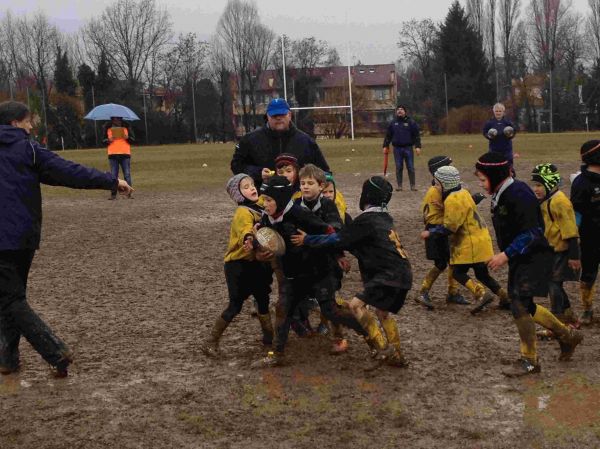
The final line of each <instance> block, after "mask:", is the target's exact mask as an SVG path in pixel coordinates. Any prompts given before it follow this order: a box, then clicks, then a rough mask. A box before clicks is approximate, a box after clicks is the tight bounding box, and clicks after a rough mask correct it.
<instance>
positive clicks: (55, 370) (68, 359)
mask: <svg viewBox="0 0 600 449" xmlns="http://www.w3.org/2000/svg"><path fill="white" fill-rule="evenodd" d="M71 363H73V353H72V352H71V351H69V350H68V349H67V350H65V351H64V353H63V356H62V358H61V359H60V360H59V361H58V363H57V364H56V366H53V367H52V374H53V375H54V377H56V378H59V379H62V378H65V377H67V376H68V375H69V371H68V368H69V365H70V364H71Z"/></svg>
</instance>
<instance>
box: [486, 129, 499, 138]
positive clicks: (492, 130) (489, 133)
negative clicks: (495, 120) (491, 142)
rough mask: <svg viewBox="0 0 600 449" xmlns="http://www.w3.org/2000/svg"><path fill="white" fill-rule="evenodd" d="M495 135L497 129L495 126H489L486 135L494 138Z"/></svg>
mask: <svg viewBox="0 0 600 449" xmlns="http://www.w3.org/2000/svg"><path fill="white" fill-rule="evenodd" d="M497 135H498V130H497V129H496V128H490V129H489V131H488V132H487V136H488V137H489V138H490V139H494V138H495V137H496V136H497Z"/></svg>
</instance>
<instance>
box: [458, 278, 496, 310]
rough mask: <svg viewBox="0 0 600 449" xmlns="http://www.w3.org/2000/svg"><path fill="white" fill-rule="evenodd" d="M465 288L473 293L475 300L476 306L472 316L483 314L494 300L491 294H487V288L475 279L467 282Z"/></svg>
mask: <svg viewBox="0 0 600 449" xmlns="http://www.w3.org/2000/svg"><path fill="white" fill-rule="evenodd" d="M465 287H467V289H468V290H469V291H470V292H471V293H473V298H474V299H475V304H476V305H475V307H473V308H472V309H471V314H472V315H475V314H476V313H479V312H481V311H482V310H483V309H485V308H486V307H487V306H488V305H489V304H490V303H491V302H492V301H493V300H494V298H493V296H492V295H491V294H489V293H486V291H485V287H484V286H483V285H482V284H480V283H479V282H477V281H474V280H473V279H469V280H468V281H467V282H466V284H465Z"/></svg>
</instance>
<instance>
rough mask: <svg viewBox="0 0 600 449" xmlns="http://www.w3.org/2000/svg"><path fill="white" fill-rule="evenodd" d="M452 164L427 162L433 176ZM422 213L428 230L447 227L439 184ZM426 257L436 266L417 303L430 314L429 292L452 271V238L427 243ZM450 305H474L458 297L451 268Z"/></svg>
mask: <svg viewBox="0 0 600 449" xmlns="http://www.w3.org/2000/svg"><path fill="white" fill-rule="evenodd" d="M451 164H452V159H450V158H449V157H448V156H436V157H433V158H431V159H429V162H427V166H428V168H429V172H430V173H431V175H432V176H433V174H434V173H435V172H436V170H437V169H438V168H440V167H445V166H447V165H451ZM421 210H422V212H423V220H424V222H425V229H426V230H427V229H430V228H432V227H434V226H440V225H443V224H444V204H443V200H442V192H441V190H440V189H438V188H437V187H436V185H435V180H432V182H431V187H429V190H427V193H425V197H424V198H423V202H422V203H421ZM425 254H426V256H427V259H428V260H433V263H434V266H433V267H431V269H430V270H429V272H428V273H427V274H426V275H425V279H423V283H422V284H421V291H420V292H419V295H418V296H415V300H416V301H417V302H418V303H420V304H423V305H424V306H425V307H427V308H428V309H429V310H433V303H432V302H431V298H430V297H429V291H430V290H431V287H432V286H433V283H434V282H435V281H436V279H437V278H438V277H439V275H440V274H442V273H443V272H444V270H445V269H446V268H447V267H448V261H449V260H450V247H449V245H448V236H447V235H445V234H441V233H436V234H433V235H431V236H430V237H429V238H428V239H426V240H425ZM446 301H447V302H449V303H455V304H463V305H468V304H470V302H469V301H467V300H466V299H465V298H464V296H462V295H461V294H459V293H458V282H457V281H456V279H454V278H453V277H452V269H451V268H450V269H449V270H448V296H446Z"/></svg>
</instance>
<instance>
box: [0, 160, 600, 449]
mask: <svg viewBox="0 0 600 449" xmlns="http://www.w3.org/2000/svg"><path fill="white" fill-rule="evenodd" d="M573 168H574V167H573ZM364 178H365V174H360V175H358V174H357V175H356V176H353V175H352V174H350V175H345V176H342V177H340V179H338V184H339V185H340V186H341V189H342V190H343V192H344V194H345V195H346V197H347V199H348V202H349V205H350V209H349V211H350V213H351V214H356V212H357V209H356V206H355V204H356V203H357V200H358V193H359V192H358V189H359V186H360V184H361V183H362V181H363V179H364ZM466 178H467V180H468V181H469V184H470V185H471V186H475V182H474V180H473V178H472V177H471V176H470V175H467V176H466ZM418 179H419V180H420V181H421V182H420V183H419V189H420V192H417V193H413V192H400V193H396V192H395V193H394V198H393V200H392V203H391V205H390V209H391V213H392V215H393V216H394V218H395V219H396V224H397V228H398V232H399V234H400V236H401V238H402V241H403V243H404V245H405V247H406V248H407V250H408V251H409V254H410V256H411V262H412V264H413V270H414V273H415V281H416V282H415V287H417V285H418V284H417V283H419V282H420V280H421V279H422V277H423V275H424V273H425V272H426V271H427V270H428V269H429V267H430V262H428V261H426V260H425V259H424V248H423V244H422V242H421V241H420V240H419V231H420V230H421V228H422V223H421V218H420V213H419V204H420V201H421V198H422V196H423V194H424V191H425V189H426V188H427V179H428V178H427V176H426V175H425V173H418ZM107 196H108V195H105V194H104V193H98V192H85V193H81V194H78V195H76V196H75V197H74V198H68V199H66V198H49V199H48V200H47V201H46V203H45V210H44V212H45V224H44V236H43V246H42V249H41V250H40V251H39V253H38V255H37V257H36V259H35V261H34V265H33V269H32V272H31V276H30V285H29V298H30V302H31V304H32V306H33V307H34V308H35V309H36V310H37V311H38V312H39V313H40V314H41V315H42V316H43V318H44V319H45V320H47V321H48V322H49V323H50V324H51V325H52V327H53V328H54V329H55V331H56V332H57V333H58V335H60V336H61V337H62V338H63V339H65V341H66V342H67V343H68V344H69V345H70V346H71V348H72V349H73V350H74V351H75V354H76V363H75V364H74V365H73V367H72V369H71V371H70V376H69V377H68V378H67V379H64V380H56V379H53V378H52V377H51V375H50V374H49V371H48V368H47V366H46V365H45V364H44V363H43V361H42V360H41V358H40V357H39V356H38V355H37V354H36V353H34V352H33V351H32V349H31V347H30V346H29V345H28V343H27V342H22V362H23V369H22V371H21V372H20V373H19V374H18V375H11V376H4V377H2V378H1V379H0V448H2V449H8V448H101V447H118V448H163V447H165V448H166V447H173V448H198V447H207V448H208V447H210V448H212V447H220V448H228V447H232V448H237V447H244V448H248V449H249V448H264V447H277V448H279V447H282V448H287V447H293V448H313V447H319V448H334V447H335V448H339V447H370V448H375V447H382V448H387V447H389V448H394V447H406V448H434V447H435V448H437V447H440V448H442V447H443V448H454V447H460V448H513V447H532V448H562V447H564V448H578V447H581V448H584V447H585V448H590V447H599V446H600V370H599V367H600V363H599V362H598V348H599V347H600V327H598V325H595V326H593V327H591V328H588V329H586V330H585V331H584V332H585V341H584V343H583V344H582V345H581V347H580V348H578V350H577V351H576V353H575V355H574V357H573V360H572V361H571V362H568V363H560V362H558V361H557V358H558V354H559V348H558V344H557V343H556V342H552V341H549V342H540V343H539V354H540V361H541V364H542V373H541V374H539V375H535V376H531V377H529V378H527V379H517V380H513V379H507V378H505V377H504V376H503V375H502V374H501V370H502V369H503V367H504V365H503V363H505V361H512V360H514V359H515V358H516V357H517V356H518V348H519V345H518V338H517V332H516V329H515V327H514V325H513V323H512V319H511V317H510V316H509V315H508V314H507V313H506V312H500V311H496V310H489V311H487V312H485V313H483V314H481V315H480V316H476V317H473V316H471V315H470V314H469V313H468V310H466V309H465V308H464V307H461V306H454V305H446V304H445V302H444V290H445V281H444V280H443V279H441V280H440V281H438V283H437V284H436V286H435V288H434V295H433V298H434V301H435V303H436V309H435V310H434V311H427V310H425V309H423V308H422V307H421V306H419V305H417V304H416V303H415V302H413V301H412V300H411V301H408V302H407V304H406V305H405V307H404V308H403V309H402V310H401V312H400V314H399V316H398V317H397V321H398V323H399V325H400V331H401V337H402V342H403V345H404V348H405V352H406V356H407V358H408V359H409V360H410V362H411V365H410V367H409V368H407V369H396V368H389V367H382V368H381V369H379V370H375V371H365V369H364V368H365V366H367V364H368V353H367V348H366V346H365V344H364V343H363V342H362V341H361V340H360V339H359V338H357V337H356V336H355V335H352V334H351V333H350V331H348V336H349V340H350V350H349V352H348V353H347V354H345V355H342V356H338V357H332V356H330V355H329V354H328V350H329V345H330V341H329V340H328V338H327V337H322V336H318V337H314V338H310V339H299V338H297V337H296V336H292V337H291V338H290V341H289V347H288V355H289V359H290V362H291V363H290V364H289V366H285V367H281V368H277V369H272V370H251V369H250V368H249V365H250V363H251V362H252V361H254V360H256V359H257V358H259V357H260V356H262V355H264V353H265V350H264V349H263V348H262V347H261V345H260V344H259V333H260V331H259V324H258V322H257V320H256V318H253V317H252V316H251V314H250V312H251V310H252V307H251V304H247V305H246V306H245V308H244V311H243V312H242V314H241V315H240V316H239V317H238V318H237V319H236V320H235V321H234V323H233V324H232V325H231V326H230V328H229V329H228V330H227V332H226V334H225V336H224V338H223V340H222V345H221V347H222V354H223V355H222V358H221V359H219V360H208V359H206V358H205V357H204V356H203V355H202V354H201V353H199V351H198V343H199V342H200V341H201V339H202V338H203V337H204V336H206V335H207V333H208V331H209V329H210V327H211V325H212V323H213V321H214V319H215V318H216V317H217V316H218V314H220V312H221V311H222V309H223V308H224V307H225V304H226V298H227V291H226V287H225V284H224V276H223V273H222V256H223V253H224V250H225V247H226V241H227V238H228V226H229V219H230V217H231V215H232V212H233V209H234V208H233V205H232V204H230V202H229V200H228V198H227V197H226V194H225V192H224V191H223V190H222V189H216V190H206V189H205V190H202V191H201V192H200V191H197V192H189V193H183V194H182V193H170V194H167V193H162V194H161V193H151V194H150V193H144V192H138V194H137V196H136V199H134V200H124V199H119V200H118V201H116V202H111V201H106V198H107ZM488 207H489V200H486V201H485V202H483V203H482V204H481V205H480V209H481V210H482V211H483V215H484V217H487V219H488V223H490V220H489V214H488V213H487V209H488ZM498 278H499V279H500V280H502V282H505V280H506V270H502V271H501V272H500V273H499V274H498ZM359 288H360V282H359V276H358V272H357V267H356V263H354V264H353V270H352V272H351V273H350V275H349V277H348V278H347V280H346V282H345V283H344V287H343V290H342V293H343V294H344V295H345V296H347V297H349V296H351V295H352V294H353V293H354V292H356V291H357V290H358V289H359ZM568 291H569V293H571V294H572V299H573V303H574V306H575V308H576V310H580V304H579V302H578V300H577V297H576V285H574V284H572V285H569V286H568ZM465 294H466V293H465ZM274 298H275V296H274V295H273V299H274ZM541 302H542V303H543V304H547V303H548V302H547V300H541ZM312 318H313V324H315V325H316V323H317V321H318V318H317V317H316V315H315V316H313V317H312Z"/></svg>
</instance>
